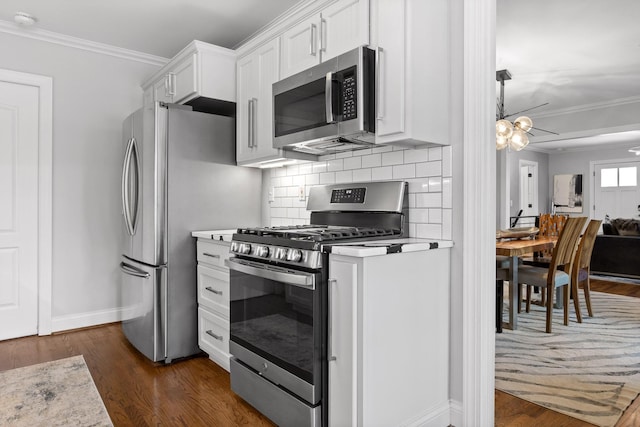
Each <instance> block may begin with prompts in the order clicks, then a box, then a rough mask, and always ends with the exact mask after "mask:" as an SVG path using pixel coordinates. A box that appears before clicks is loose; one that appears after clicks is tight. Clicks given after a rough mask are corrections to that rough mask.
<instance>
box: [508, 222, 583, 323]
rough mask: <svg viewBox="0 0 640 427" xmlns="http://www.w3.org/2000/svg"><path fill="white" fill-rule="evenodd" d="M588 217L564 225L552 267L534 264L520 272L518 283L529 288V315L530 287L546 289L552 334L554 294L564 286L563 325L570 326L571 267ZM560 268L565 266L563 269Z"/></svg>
mask: <svg viewBox="0 0 640 427" xmlns="http://www.w3.org/2000/svg"><path fill="white" fill-rule="evenodd" d="M585 222H587V218H586V217H570V218H568V219H567V220H566V222H565V223H564V226H563V228H562V231H561V232H560V235H559V237H558V241H557V242H556V244H555V246H554V247H553V252H552V256H551V260H550V263H549V267H547V268H545V267H536V266H533V265H522V266H521V267H519V269H518V282H519V285H520V284H525V285H526V286H527V305H526V311H527V313H528V312H529V309H530V306H531V288H532V287H534V286H538V287H541V288H543V289H546V291H547V292H546V294H547V299H546V307H547V320H546V331H547V333H550V332H551V325H552V317H553V294H554V291H555V289H556V288H559V287H563V291H564V293H563V295H564V301H565V304H564V324H565V325H568V324H569V290H570V288H569V286H570V285H571V275H570V274H571V268H572V264H573V260H574V258H575V254H576V246H577V242H578V238H579V237H580V233H581V231H582V228H583V227H584V224H585ZM558 267H562V268H563V270H564V271H563V270H560V269H559V268H558Z"/></svg>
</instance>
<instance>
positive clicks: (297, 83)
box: [273, 47, 376, 155]
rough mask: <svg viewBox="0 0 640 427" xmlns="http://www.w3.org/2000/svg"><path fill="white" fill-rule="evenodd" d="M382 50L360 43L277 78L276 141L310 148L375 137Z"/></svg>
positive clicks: (326, 149) (344, 146)
mask: <svg viewBox="0 0 640 427" xmlns="http://www.w3.org/2000/svg"><path fill="white" fill-rule="evenodd" d="M375 68H376V55H375V51H373V50H371V49H369V48H366V47H359V48H357V49H354V50H352V51H349V52H347V53H344V54H342V55H340V56H337V57H335V58H332V59H330V60H328V61H325V62H323V63H321V64H318V65H316V66H314V67H312V68H310V69H308V70H306V71H302V72H300V73H297V74H294V75H292V76H290V77H287V78H286V79H283V80H280V81H279V82H276V83H274V84H273V132H274V135H273V146H274V147H275V148H284V149H288V150H294V151H300V152H303V153H309V154H317V155H321V154H330V153H336V152H341V151H352V150H357V149H360V148H368V147H370V146H371V144H373V142H374V138H375V123H376V112H375V108H376V107H375V105H376V96H375V91H376V82H375V79H376V70H375Z"/></svg>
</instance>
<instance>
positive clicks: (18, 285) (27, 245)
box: [0, 69, 53, 339]
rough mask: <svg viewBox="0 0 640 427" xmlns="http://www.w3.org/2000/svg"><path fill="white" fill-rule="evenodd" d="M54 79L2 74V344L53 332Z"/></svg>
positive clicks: (0, 311) (0, 126)
mask: <svg viewBox="0 0 640 427" xmlns="http://www.w3.org/2000/svg"><path fill="white" fill-rule="evenodd" d="M52 105H53V102H52V79H51V78H50V77H44V76H38V75H32V74H27V73H20V72H15V71H9V70H1V69H0V166H1V167H0V325H2V327H0V339H9V338H16V337H21V336H26V335H33V334H36V333H37V334H39V335H45V334H50V333H51V236H52V214H51V213H52V204H51V197H52V189H51V181H52V179H51V176H52V116H53V114H52Z"/></svg>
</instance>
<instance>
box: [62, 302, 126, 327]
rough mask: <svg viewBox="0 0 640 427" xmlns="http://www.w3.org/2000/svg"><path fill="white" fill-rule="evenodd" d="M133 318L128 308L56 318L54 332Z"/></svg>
mask: <svg viewBox="0 0 640 427" xmlns="http://www.w3.org/2000/svg"><path fill="white" fill-rule="evenodd" d="M131 317H132V311H131V309H126V308H113V309H108V310H97V311H88V312H85V313H76V314H68V315H65V316H56V317H54V318H53V319H52V322H51V324H52V332H60V331H68V330H70V329H78V328H86V327H89V326H95V325H104V324H105V323H114V322H120V321H121V320H123V319H129V318H131Z"/></svg>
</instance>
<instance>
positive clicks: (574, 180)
mask: <svg viewBox="0 0 640 427" xmlns="http://www.w3.org/2000/svg"><path fill="white" fill-rule="evenodd" d="M553 207H554V209H555V212H556V213H582V174H575V175H554V176H553Z"/></svg>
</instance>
